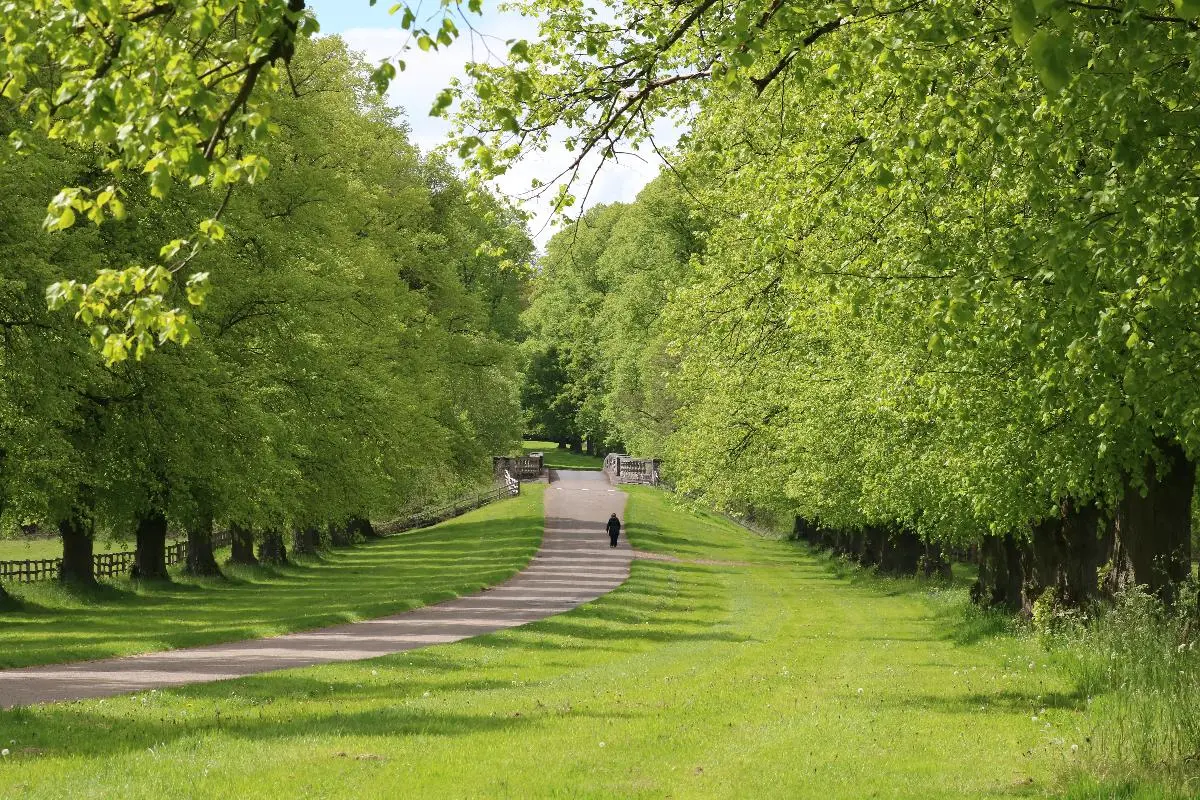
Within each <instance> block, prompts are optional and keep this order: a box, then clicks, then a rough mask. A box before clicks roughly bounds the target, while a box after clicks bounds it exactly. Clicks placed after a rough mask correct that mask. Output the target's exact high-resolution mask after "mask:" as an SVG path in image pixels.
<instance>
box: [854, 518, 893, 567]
mask: <svg viewBox="0 0 1200 800" xmlns="http://www.w3.org/2000/svg"><path fill="white" fill-rule="evenodd" d="M887 539H888V531H887V528H885V527H884V526H882V525H868V526H866V527H865V528H863V530H862V531H861V532H860V533H859V535H858V537H857V542H856V543H855V551H856V552H855V553H854V556H855V558H857V559H858V563H859V564H862V565H863V566H864V567H877V566H880V565H882V564H883V558H884V553H885V551H886V549H887Z"/></svg>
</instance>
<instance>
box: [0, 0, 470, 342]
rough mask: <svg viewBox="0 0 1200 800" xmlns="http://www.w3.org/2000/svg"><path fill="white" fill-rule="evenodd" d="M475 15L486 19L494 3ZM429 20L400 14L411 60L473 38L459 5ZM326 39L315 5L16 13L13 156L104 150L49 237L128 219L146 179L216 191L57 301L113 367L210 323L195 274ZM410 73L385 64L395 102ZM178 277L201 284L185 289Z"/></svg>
mask: <svg viewBox="0 0 1200 800" xmlns="http://www.w3.org/2000/svg"><path fill="white" fill-rule="evenodd" d="M374 4H375V0H371V5H374ZM466 6H467V8H468V9H469V10H470V11H472V12H476V13H477V12H478V11H479V10H480V8H481V5H480V3H479V0H470V2H468V3H467V4H466ZM417 11H419V7H418V8H413V7H410V6H408V5H406V4H403V3H398V4H395V5H394V6H393V7H392V8H391V12H392V13H393V14H396V15H397V17H398V20H399V23H400V25H401V27H402V28H404V29H405V30H406V31H408V32H409V34H410V35H411V42H410V43H409V44H406V45H405V49H407V48H408V47H409V46H411V45H412V44H415V45H416V46H418V47H419V48H420V49H422V50H429V49H437V48H438V47H439V46H444V45H448V44H450V43H451V42H452V41H453V40H454V38H455V37H456V36H457V35H458V28H457V26H456V25H455V22H454V17H455V16H456V13H461V12H460V11H459V6H458V4H457V3H450V2H446V3H443V4H441V5H440V6H439V13H438V14H435V15H434V19H433V20H427V19H425V18H418V17H417V15H416V14H417ZM317 29H318V26H317V23H316V20H315V19H314V18H313V17H312V15H311V14H309V13H307V12H306V11H305V4H304V0H253V2H240V1H237V2H235V0H216V1H215V2H214V0H171V1H170V2H150V0H137V1H136V2H112V1H106V2H91V0H71V1H70V2H59V0H54V1H53V2H51V1H50V0H22V1H21V2H8V3H5V4H4V5H3V24H2V26H0V33H2V34H3V40H4V46H3V47H0V98H3V100H4V101H5V102H6V103H8V104H10V106H11V107H12V108H13V109H15V111H16V113H17V115H18V116H19V118H20V120H21V125H19V126H17V127H16V128H15V129H14V130H12V131H10V132H9V137H8V142H7V149H6V150H5V151H3V152H0V158H3V160H4V161H9V160H11V159H12V158H13V157H14V152H20V151H24V150H29V149H31V148H32V149H37V148H39V147H41V141H42V140H43V139H48V140H51V141H56V142H63V143H65V144H67V145H68V146H72V147H78V148H80V149H86V150H88V151H90V158H89V162H90V164H91V168H90V169H88V170H87V171H86V172H84V173H83V174H81V175H78V176H75V179H74V180H73V181H72V182H70V183H67V184H66V186H65V188H62V189H61V190H60V191H58V192H57V194H55V195H53V200H51V201H50V204H49V209H48V212H47V216H46V218H45V227H46V229H47V230H50V231H62V230H67V229H70V228H72V227H73V226H75V225H76V223H77V222H80V221H83V220H89V221H91V222H93V223H95V224H96V225H100V224H101V223H103V222H104V221H105V220H110V219H115V220H121V219H124V217H125V215H126V213H127V212H126V206H127V204H128V202H129V199H130V198H129V194H128V193H129V192H130V191H134V190H133V187H132V185H131V184H132V181H133V180H135V179H136V177H137V176H145V183H144V184H143V186H142V187H139V189H144V190H148V192H149V194H150V195H151V196H152V197H154V198H156V199H158V200H164V199H166V198H167V197H168V195H170V194H171V193H172V191H173V190H174V188H175V187H177V186H182V187H187V188H191V189H197V188H199V187H205V189H206V190H207V192H206V193H202V194H200V195H198V199H199V197H203V198H204V199H203V200H202V201H200V202H198V203H197V204H196V207H194V208H193V209H191V212H192V213H191V214H190V215H189V217H188V218H187V219H186V220H185V222H186V223H187V224H185V225H181V226H179V229H178V230H176V231H174V232H175V233H176V234H177V235H176V236H175V238H172V239H170V240H169V241H167V242H165V243H163V242H161V241H160V242H158V247H157V248H156V249H149V248H148V249H147V251H146V252H145V253H142V254H139V255H140V257H139V258H138V259H136V260H134V261H132V262H131V263H130V262H127V263H126V265H114V264H113V263H111V262H110V263H107V264H104V265H103V266H101V268H100V269H99V270H98V271H97V272H96V273H95V275H94V276H93V277H91V278H90V279H89V278H84V277H72V278H69V279H67V280H63V281H58V282H56V283H54V284H52V285H51V286H50V287H49V289H48V290H47V295H46V296H47V299H48V300H49V303H50V305H51V306H52V307H54V308H63V307H71V308H73V309H75V311H76V316H77V318H79V319H80V320H81V321H82V322H83V323H84V324H85V325H86V326H87V327H88V328H89V329H90V333H91V336H92V342H93V345H94V346H95V347H96V348H97V349H98V350H100V351H101V352H102V353H103V356H104V359H105V361H106V362H107V363H108V364H109V365H110V366H111V365H113V364H116V363H119V362H121V361H123V360H125V359H126V358H127V357H128V356H129V355H130V354H133V355H135V356H136V357H137V358H138V359H141V358H142V357H143V356H144V355H145V354H146V353H147V352H149V351H150V350H152V349H154V347H155V346H156V345H157V344H161V343H163V342H167V341H171V342H180V343H186V342H187V341H189V340H190V339H191V338H192V337H193V336H194V334H195V330H196V327H195V323H194V321H193V319H192V318H191V315H190V314H189V313H188V312H187V311H183V310H181V307H182V308H187V307H188V306H189V305H191V306H200V305H202V304H203V301H204V297H205V295H206V294H207V292H208V283H209V276H210V274H211V273H210V272H207V271H205V270H197V271H194V272H188V269H189V268H194V266H195V265H194V264H193V261H194V259H195V258H196V257H197V256H198V254H199V252H200V250H201V248H203V247H204V246H206V245H208V244H212V243H215V242H220V241H222V240H224V238H225V235H226V223H225V222H223V221H222V218H223V216H224V212H225V211H226V209H227V207H228V204H229V201H230V198H231V196H232V193H233V190H234V188H235V187H237V186H239V185H243V186H244V185H254V184H256V183H258V182H261V180H262V179H263V178H264V177H265V176H266V174H267V171H268V169H269V166H270V163H271V159H270V157H269V156H268V155H267V153H266V152H265V150H266V149H267V142H268V141H269V140H270V139H272V138H274V137H275V136H277V135H278V134H279V126H278V124H277V121H273V118H272V113H273V109H274V105H275V103H274V101H276V100H277V99H278V98H279V97H280V96H281V94H282V88H283V86H284V85H285V84H286V85H287V86H288V87H289V88H290V89H291V90H292V91H293V92H294V93H299V89H298V88H297V84H298V83H303V82H304V80H305V79H306V78H305V77H304V76H303V74H300V76H299V77H297V72H298V71H293V69H292V58H293V56H294V54H295V52H296V50H297V46H298V45H300V44H301V43H303V42H305V41H306V40H308V39H309V37H311V36H312V35H313V34H314V33H315V32H316V31H317ZM398 68H399V69H403V68H404V62H403V61H402V60H399V59H397V60H396V61H395V62H394V63H393V62H391V61H388V62H385V63H383V64H381V65H379V66H378V67H377V68H375V69H374V70H373V71H372V72H371V73H370V76H369V78H370V85H371V87H372V88H373V90H374V91H375V92H377V93H379V94H382V93H383V91H384V90H385V89H386V88H387V85H388V83H389V81H390V80H391V79H392V78H393V77H394V76H395V75H396V72H397V69H398ZM285 78H286V80H285ZM206 194H207V196H206ZM197 221H198V222H197ZM151 250H153V251H151ZM176 274H181V275H187V277H186V280H184V281H183V285H182V287H180V286H177V285H176V279H175V276H176ZM173 295H181V296H183V297H186V302H181V301H182V300H183V297H175V296H173ZM176 303H179V305H176Z"/></svg>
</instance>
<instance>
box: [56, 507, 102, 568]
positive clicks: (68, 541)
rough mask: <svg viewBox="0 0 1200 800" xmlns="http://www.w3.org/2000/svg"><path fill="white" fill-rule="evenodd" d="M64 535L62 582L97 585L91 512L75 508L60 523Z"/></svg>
mask: <svg viewBox="0 0 1200 800" xmlns="http://www.w3.org/2000/svg"><path fill="white" fill-rule="evenodd" d="M58 532H59V534H60V535H61V536H62V546H63V554H62V566H61V567H60V568H59V571H58V579H59V581H61V582H62V583H71V584H76V585H80V586H95V585H96V560H95V558H94V545H95V540H94V539H93V538H92V521H91V514H90V513H89V512H87V511H85V510H83V509H80V508H74V509H72V511H71V516H70V517H69V518H67V519H64V520H63V521H62V522H59V523H58Z"/></svg>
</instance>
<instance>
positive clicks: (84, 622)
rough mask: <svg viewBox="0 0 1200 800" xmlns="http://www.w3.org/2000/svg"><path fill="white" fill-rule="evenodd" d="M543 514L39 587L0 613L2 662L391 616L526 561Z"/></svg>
mask: <svg viewBox="0 0 1200 800" xmlns="http://www.w3.org/2000/svg"><path fill="white" fill-rule="evenodd" d="M541 529H542V520H541V518H540V516H535V515H534V514H524V515H521V516H517V517H508V518H500V519H488V520H475V521H472V520H464V519H463V518H458V519H456V520H454V521H452V522H451V523H448V524H447V525H445V526H442V527H439V528H431V529H427V530H425V531H421V532H418V533H414V534H404V535H401V536H396V537H390V538H388V539H384V540H378V541H371V542H366V543H364V544H362V545H359V546H356V547H351V548H338V549H337V550H330V551H326V552H325V553H324V554H322V556H321V557H320V558H317V559H313V558H304V559H298V560H296V561H294V562H292V563H290V564H286V565H277V566H272V565H260V566H238V567H236V568H232V569H231V568H228V567H227V568H226V571H225V577H224V578H221V579H213V578H205V579H194V578H184V579H182V580H172V581H169V582H147V581H143V582H140V583H135V582H133V581H130V580H129V579H120V580H116V581H111V582H107V581H106V582H102V583H101V584H100V585H99V586H98V587H96V588H72V587H66V586H63V587H59V586H54V587H50V586H32V587H30V588H29V589H28V590H27V591H23V592H19V593H17V594H16V599H17V601H18V602H20V603H21V606H20V607H19V608H17V609H16V610H7V611H3V612H0V667H17V666H29V665H34V664H39V663H40V664H45V663H55V662H65V661H72V660H80V659H85V658H86V659H95V658H104V657H108V656H114V655H124V654H128V653H131V652H139V651H140V652H144V651H146V650H151V649H174V648H179V647H186V646H194V645H203V644H215V643H219V642H229V641H233V640H236V639H243V638H255V637H260V636H263V635H275V634H279V633H284V632H288V631H299V630H310V629H313V628H319V627H324V626H326V625H334V624H339V623H344V622H350V621H354V620H359V619H366V618H370V617H380V616H387V615H390V614H394V613H399V612H402V611H406V610H409V609H411V608H414V607H417V606H420V605H428V604H429V603H433V602H438V601H442V600H448V599H452V598H454V597H458V596H461V595H464V594H471V593H474V592H477V591H479V590H480V589H482V588H484V586H486V585H488V584H495V583H499V582H501V581H503V580H505V579H506V578H508V577H509V576H511V575H512V574H514V573H515V572H517V571H518V570H519V569H520V568H521V567H523V566H524V565H525V564H527V563H528V561H529V559H530V558H531V557H532V556H533V555H534V553H535V551H536V549H537V542H538V540H539V539H540V533H541Z"/></svg>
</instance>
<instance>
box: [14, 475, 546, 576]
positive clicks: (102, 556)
mask: <svg viewBox="0 0 1200 800" xmlns="http://www.w3.org/2000/svg"><path fill="white" fill-rule="evenodd" d="M511 460H512V461H522V462H526V464H525V466H526V468H527V470H526V471H528V466H529V463H535V464H537V475H536V476H535V477H540V475H541V458H540V457H539V458H536V459H528V458H517V459H511ZM518 478H519V475H514V474H512V473H511V472H508V471H502V472H501V474H500V478H499V480H498V481H497V484H496V486H495V487H493V488H492V489H490V490H489V491H486V492H477V493H475V494H473V495H469V496H467V497H463V498H459V499H457V500H454V501H452V502H450V503H446V504H445V505H441V506H437V507H435V508H428V509H423V510H421V511H418V512H417V513H415V514H410V515H409V516H406V517H401V518H400V519H397V520H393V521H392V522H386V523H384V524H382V525H379V526H376V530H377V531H379V532H380V533H382V534H384V535H385V536H387V535H392V534H396V533H403V532H404V531H411V530H414V529H416V528H427V527H429V526H430V525H436V524H437V523H439V522H444V521H445V520H448V519H452V518H454V517H458V516H461V515H463V514H465V513H467V512H468V511H473V510H475V509H477V508H482V507H483V506H486V505H488V504H489V503H494V502H496V501H497V500H503V499H505V498H507V497H516V496H517V495H519V494H520V493H521V482H520V480H518ZM232 541H233V535H232V534H231V533H230V532H229V531H219V532H217V533H214V534H213V540H212V546H213V549H214V550H219V549H220V548H222V547H229V545H230V544H231V543H232ZM135 556H136V554H135V552H134V551H133V550H128V551H124V552H120V553H96V554H95V555H93V556H92V563H93V569H94V570H95V574H96V577H97V578H114V577H117V576H120V575H124V574H126V573H128V572H129V571H130V570H132V569H133V561H134V558H135ZM166 556H167V558H166V560H167V566H173V565H175V564H180V563H182V562H184V561H187V557H188V543H187V540H186V539H181V540H179V541H176V542H172V543H170V544H168V545H167V550H166ZM61 569H62V559H61V558H42V559H34V560H25V561H0V581H8V582H11V583H32V582H34V581H48V580H54V579H56V578H58V574H59V571H60V570H61Z"/></svg>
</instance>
